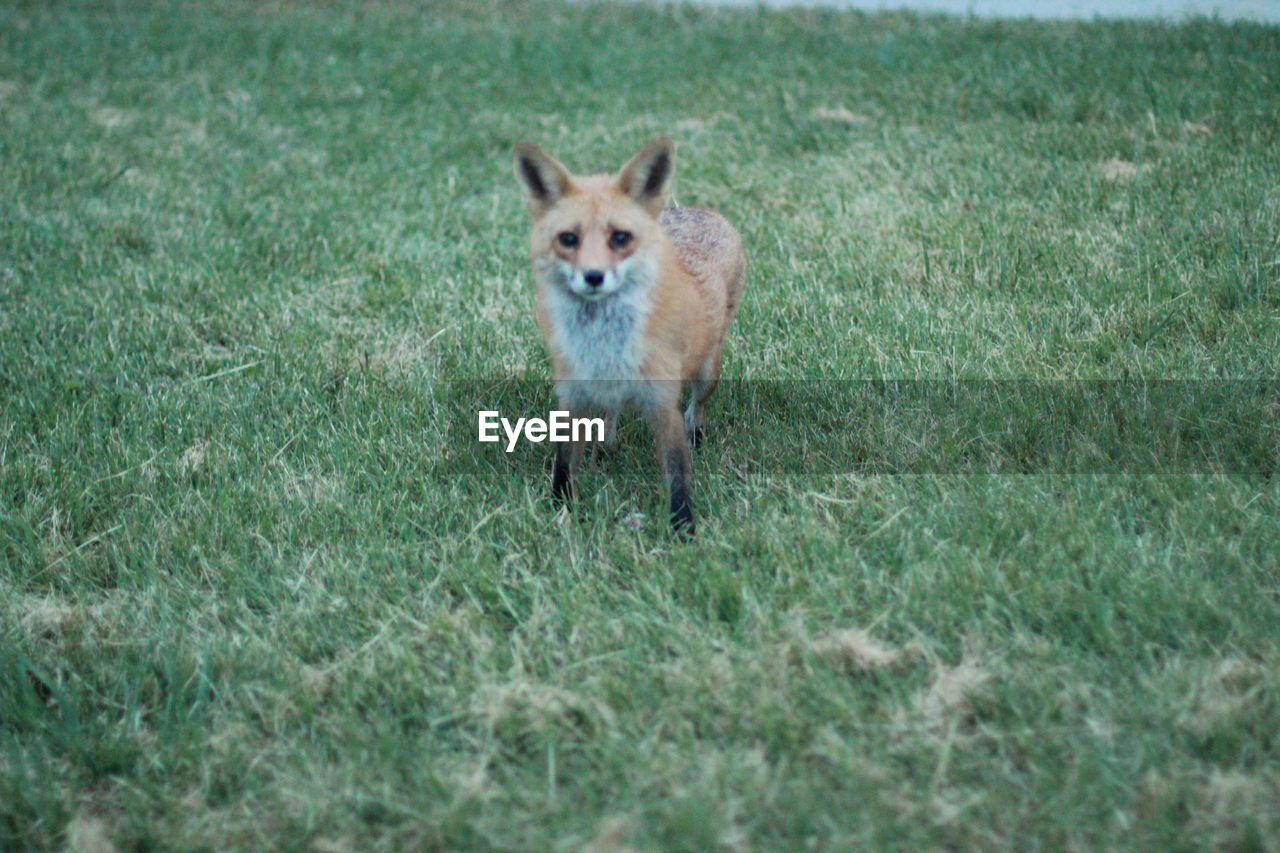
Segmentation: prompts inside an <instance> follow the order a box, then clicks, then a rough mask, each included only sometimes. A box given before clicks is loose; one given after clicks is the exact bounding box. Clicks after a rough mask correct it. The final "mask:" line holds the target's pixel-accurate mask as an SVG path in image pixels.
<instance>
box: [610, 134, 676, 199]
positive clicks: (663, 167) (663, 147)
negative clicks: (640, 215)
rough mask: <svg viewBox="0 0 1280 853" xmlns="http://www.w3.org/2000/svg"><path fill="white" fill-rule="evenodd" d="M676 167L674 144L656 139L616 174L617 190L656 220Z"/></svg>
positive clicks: (668, 139)
mask: <svg viewBox="0 0 1280 853" xmlns="http://www.w3.org/2000/svg"><path fill="white" fill-rule="evenodd" d="M675 166H676V146H675V143H674V142H672V141H671V138H670V137H667V136H659V137H657V138H656V139H654V140H653V141H652V142H650V143H649V144H648V145H646V146H645V147H644V148H642V149H640V153H639V154H637V155H636V156H634V157H632V158H631V162H630V163H627V165H625V166H623V167H622V171H621V172H619V173H618V188H619V189H621V190H622V191H623V192H624V193H626V194H627V195H629V196H631V198H632V199H634V200H635V202H636V203H637V204H639V205H640V206H641V207H643V208H645V209H646V210H648V211H649V212H650V213H652V214H653V215H654V216H657V215H658V214H659V213H661V212H662V205H663V203H664V202H665V201H666V194H667V184H668V183H669V182H670V181H671V174H672V173H673V172H674V171H675Z"/></svg>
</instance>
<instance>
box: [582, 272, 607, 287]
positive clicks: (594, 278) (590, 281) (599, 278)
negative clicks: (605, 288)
mask: <svg viewBox="0 0 1280 853" xmlns="http://www.w3.org/2000/svg"><path fill="white" fill-rule="evenodd" d="M582 280H583V281H585V282H586V283H587V287H599V286H600V285H602V284H604V271H603V270H587V271H585V272H584V273H583V274H582Z"/></svg>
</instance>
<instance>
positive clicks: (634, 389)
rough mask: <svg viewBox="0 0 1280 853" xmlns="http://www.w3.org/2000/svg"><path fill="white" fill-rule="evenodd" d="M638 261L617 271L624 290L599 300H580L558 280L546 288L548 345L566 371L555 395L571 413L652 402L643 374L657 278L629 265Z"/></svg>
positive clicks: (624, 263) (626, 263) (551, 282)
mask: <svg viewBox="0 0 1280 853" xmlns="http://www.w3.org/2000/svg"><path fill="white" fill-rule="evenodd" d="M634 260H635V259H634V258H632V259H628V261H624V262H623V263H622V264H619V265H618V268H617V270H616V273H617V274H618V275H619V276H620V277H623V282H622V286H621V287H619V289H618V290H617V291H616V292H615V293H612V294H610V295H609V296H606V297H604V298H602V299H598V300H584V299H581V298H579V297H577V296H575V295H573V294H572V293H570V292H568V290H567V289H566V288H564V287H563V286H557V285H558V282H556V281H554V280H550V281H546V282H544V287H546V307H547V315H548V319H549V320H550V326H551V328H550V332H551V341H550V344H551V347H552V349H554V350H555V353H556V355H557V357H558V358H559V359H560V361H561V363H562V364H563V365H564V367H565V370H566V375H565V376H564V377H562V378H561V379H560V380H559V381H558V382H557V383H556V390H557V393H558V395H559V397H560V401H561V403H562V404H564V405H567V406H569V407H570V408H598V409H605V410H609V411H617V410H618V409H620V408H621V407H622V406H623V405H625V404H627V403H636V404H641V405H643V403H644V402H645V400H646V399H647V398H648V397H649V396H650V392H649V389H648V388H647V386H648V383H647V382H645V381H643V380H642V377H641V372H640V369H641V366H642V365H643V364H644V362H645V359H646V358H647V357H648V344H647V339H646V336H645V324H646V321H647V320H648V317H649V311H650V309H651V307H652V291H653V285H654V276H653V273H652V271H651V270H650V269H646V268H644V266H642V265H640V264H631V263H629V261H634ZM553 276H554V273H553V274H552V275H551V276H548V278H549V279H552V278H553Z"/></svg>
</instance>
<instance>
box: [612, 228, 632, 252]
mask: <svg viewBox="0 0 1280 853" xmlns="http://www.w3.org/2000/svg"><path fill="white" fill-rule="evenodd" d="M630 242H631V232H630V231H614V232H613V233H612V234H610V235H609V248H611V249H625V248H626V247H627V244H628V243H630Z"/></svg>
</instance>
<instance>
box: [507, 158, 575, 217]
mask: <svg viewBox="0 0 1280 853" xmlns="http://www.w3.org/2000/svg"><path fill="white" fill-rule="evenodd" d="M511 154H512V159H513V160H514V161H515V165H516V177H517V178H519V179H520V183H522V184H524V188H525V190H526V191H527V192H528V194H529V210H530V211H531V212H532V213H534V214H535V215H537V214H540V213H542V212H543V211H545V210H546V209H547V208H549V207H551V205H553V204H555V203H556V202H557V201H559V199H560V197H561V196H563V195H564V194H565V193H566V192H568V191H569V184H570V178H569V170H568V169H566V168H565V167H564V165H563V164H562V163H561V162H560V161H559V160H557V159H556V158H554V157H552V156H551V155H550V154H548V153H547V152H545V151H543V150H542V149H541V148H539V147H538V146H536V145H534V144H533V143H532V142H517V143H516V147H515V148H514V149H513V150H512V152H511Z"/></svg>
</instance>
